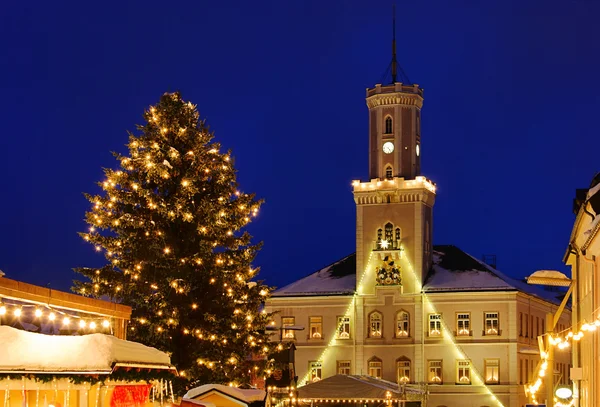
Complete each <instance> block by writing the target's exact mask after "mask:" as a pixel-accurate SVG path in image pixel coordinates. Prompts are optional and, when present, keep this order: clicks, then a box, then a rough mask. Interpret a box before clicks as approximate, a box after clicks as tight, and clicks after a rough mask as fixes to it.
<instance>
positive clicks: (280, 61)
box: [0, 0, 600, 290]
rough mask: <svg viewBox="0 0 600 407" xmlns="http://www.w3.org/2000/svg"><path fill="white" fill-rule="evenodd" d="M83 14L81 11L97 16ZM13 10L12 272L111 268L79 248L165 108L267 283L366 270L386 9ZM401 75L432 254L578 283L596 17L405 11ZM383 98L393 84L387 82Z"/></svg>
mask: <svg viewBox="0 0 600 407" xmlns="http://www.w3.org/2000/svg"><path fill="white" fill-rule="evenodd" d="M88 3H89V4H88ZM134 3H135V2H129V1H122V2H119V3H116V2H115V3H113V4H110V3H109V2H81V1H79V2H74V1H73V2H62V1H58V2H48V1H27V2H26V1H10V2H5V3H4V4H3V6H2V9H3V10H2V11H1V12H0V46H1V50H2V55H1V57H0V81H1V86H0V89H2V97H1V99H0V112H1V116H0V117H1V118H2V121H1V130H0V133H1V135H0V152H1V155H2V156H1V159H0V174H1V175H2V181H1V185H2V186H1V189H0V269H1V270H3V271H4V272H5V273H6V274H7V277H10V278H13V279H16V280H21V281H26V282H30V283H34V284H38V285H46V284H50V287H52V288H57V289H63V290H66V289H68V288H69V287H70V284H71V280H72V279H73V278H75V277H76V276H77V275H76V274H75V273H73V272H72V271H71V269H72V268H73V267H77V266H97V265H100V264H103V263H104V259H103V257H102V256H100V255H98V254H96V253H95V252H94V250H93V247H91V245H89V244H86V243H85V242H84V241H83V240H82V239H81V238H80V237H79V236H78V235H77V232H78V231H83V230H85V229H86V225H85V223H84V222H83V217H84V213H85V211H86V210H87V209H88V208H89V204H88V202H87V201H86V200H85V199H84V197H83V194H82V193H83V192H96V191H97V190H98V188H97V187H96V185H95V183H96V182H97V181H100V180H101V179H102V177H103V173H102V168H103V167H113V168H114V167H116V161H115V160H114V158H113V157H112V156H111V154H110V151H124V145H125V143H126V142H127V134H126V131H127V130H131V131H134V130H135V125H136V124H139V123H142V112H143V110H144V109H146V108H148V107H149V106H150V105H151V104H155V103H156V102H158V100H159V98H160V96H161V95H162V94H163V93H164V92H172V91H176V90H179V91H180V92H181V93H182V97H183V98H184V99H186V100H190V101H192V102H193V103H195V104H197V105H198V109H199V111H200V115H201V116H202V117H204V118H206V119H207V121H208V123H209V124H210V126H211V129H212V130H214V131H215V135H216V139H217V141H220V142H221V143H222V145H223V146H224V149H231V150H232V151H233V156H234V157H235V165H236V168H237V169H238V171H239V176H238V180H239V182H240V186H241V190H243V191H244V192H255V193H256V194H257V195H258V196H259V197H262V198H264V199H265V200H266V203H265V204H264V205H263V207H262V209H261V212H260V214H259V216H258V218H257V219H256V220H255V221H254V223H253V224H252V225H251V227H250V232H251V233H252V234H253V235H254V236H255V240H256V241H263V242H264V248H263V249H262V251H261V252H260V254H259V256H258V257H257V260H256V264H255V265H256V266H260V267H261V269H262V271H261V274H260V277H261V278H262V279H265V280H266V282H267V283H268V284H269V285H275V286H282V285H284V284H286V283H289V282H291V281H293V280H294V279H296V278H298V277H302V276H304V275H307V274H309V273H310V272H313V271H315V270H316V269H318V268H320V267H322V266H325V265H327V264H329V263H331V262H333V261H335V260H337V259H339V258H341V257H343V256H345V255H348V254H350V253H351V252H353V251H354V250H355V234H354V227H355V207H354V201H353V197H352V193H351V182H352V180H353V179H361V180H367V175H368V174H367V170H368V137H367V125H368V116H367V107H366V104H365V100H364V98H365V88H367V87H372V86H373V85H374V84H376V83H380V82H381V81H382V77H383V74H384V73H385V71H386V69H387V67H388V64H389V61H390V58H391V55H390V54H391V50H390V48H391V45H390V43H391V9H392V6H391V4H392V2H391V1H359V0H343V1H341V0H339V1H338V0H336V1H330V0H327V1H323V0H315V1H313V0H302V1H295V2H293V1H281V0H278V1H272V2H252V1H237V0H236V1H190V2H183V1H182V2H179V1H178V2H165V1H160V2H158V1H148V0H146V1H144V2H137V3H136V4H134ZM397 15H398V17H397V35H398V59H399V62H400V64H401V65H402V67H403V69H404V70H405V72H406V73H407V74H408V77H409V78H410V79H411V80H412V81H413V82H414V83H418V84H419V85H421V86H422V87H424V89H425V103H424V107H423V115H422V117H423V119H422V172H423V175H425V176H426V177H428V178H430V179H432V180H433V181H434V182H436V183H437V186H438V195H437V201H436V205H435V207H434V216H435V221H434V244H454V245H457V246H459V247H460V248H461V249H463V250H465V251H467V252H469V253H471V254H472V255H474V256H476V257H480V256H481V255H483V254H496V255H497V259H498V268H499V269H501V270H502V271H504V272H505V273H507V274H509V275H512V276H517V277H521V276H525V275H528V274H530V273H531V272H533V271H535V270H536V269H542V268H551V269H559V270H566V267H565V266H564V265H563V264H562V257H563V254H564V252H565V250H566V247H567V244H568V241H569V234H570V231H571V227H572V224H573V221H574V215H573V214H572V212H571V205H572V198H573V197H574V192H575V189H576V188H585V187H587V186H588V185H589V182H590V180H591V178H592V177H593V175H594V174H595V173H596V172H597V171H599V170H600V165H599V160H598V151H600V150H599V148H600V147H599V144H598V141H599V140H600V136H599V133H598V129H599V123H598V122H599V120H598V112H599V111H600V96H599V94H600V79H599V78H600V75H599V73H600V41H598V39H599V38H600V25H599V24H598V21H599V19H600V2H598V1H595V0H539V1H527V0H525V1H523V0H508V1H452V2H448V1H445V0H444V1H399V2H398V10H397ZM388 80H389V79H388Z"/></svg>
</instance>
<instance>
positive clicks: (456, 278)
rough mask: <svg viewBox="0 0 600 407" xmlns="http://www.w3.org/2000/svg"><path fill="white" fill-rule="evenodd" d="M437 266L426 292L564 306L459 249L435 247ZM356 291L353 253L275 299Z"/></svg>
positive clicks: (555, 296)
mask: <svg viewBox="0 0 600 407" xmlns="http://www.w3.org/2000/svg"><path fill="white" fill-rule="evenodd" d="M599 219H600V217H599ZM433 263H434V264H433V267H432V268H431V270H429V273H428V274H427V277H426V279H425V285H424V286H423V290H424V291H425V292H446V291H521V292H524V293H527V294H531V295H535V296H537V297H539V298H542V299H544V300H546V301H551V302H553V303H557V304H559V303H560V299H559V298H560V296H561V295H562V293H561V292H551V291H546V290H544V289H542V288H540V287H535V286H532V285H528V284H527V283H526V282H524V281H519V280H516V279H514V278H511V277H508V276H507V275H505V274H503V273H502V272H500V271H498V270H496V269H495V268H493V267H491V266H489V265H487V264H485V263H484V262H482V261H480V260H478V259H476V258H474V257H473V256H471V255H470V254H468V253H465V252H464V251H462V250H460V249H459V248H458V247H456V246H452V245H440V246H434V247H433ZM355 290H356V255H355V254H354V253H353V254H351V255H350V256H346V257H344V258H343V259H341V260H339V261H337V262H335V263H333V264H331V265H329V266H327V267H325V268H323V269H321V270H319V271H317V272H314V273H312V274H310V275H308V276H306V277H304V278H301V279H300V280H297V281H295V282H293V283H291V284H288V285H286V286H285V287H283V288H280V289H278V290H276V291H275V292H274V293H273V297H293V296H322V295H340V294H353V293H354V292H355Z"/></svg>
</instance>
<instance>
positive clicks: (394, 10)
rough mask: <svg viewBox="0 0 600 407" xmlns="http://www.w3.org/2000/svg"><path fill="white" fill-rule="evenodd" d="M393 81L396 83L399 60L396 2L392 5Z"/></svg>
mask: <svg viewBox="0 0 600 407" xmlns="http://www.w3.org/2000/svg"><path fill="white" fill-rule="evenodd" d="M392 14H393V18H392V83H396V79H397V76H398V75H397V69H398V60H397V59H396V3H394V4H393V5H392Z"/></svg>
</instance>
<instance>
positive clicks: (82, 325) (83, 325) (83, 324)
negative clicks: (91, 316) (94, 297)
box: [79, 319, 86, 329]
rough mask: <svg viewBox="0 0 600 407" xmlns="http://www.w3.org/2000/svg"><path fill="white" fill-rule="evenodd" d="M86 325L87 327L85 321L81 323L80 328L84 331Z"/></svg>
mask: <svg viewBox="0 0 600 407" xmlns="http://www.w3.org/2000/svg"><path fill="white" fill-rule="evenodd" d="M85 325H86V323H85V321H84V320H83V319H82V320H81V321H79V327H80V328H82V329H83V328H85Z"/></svg>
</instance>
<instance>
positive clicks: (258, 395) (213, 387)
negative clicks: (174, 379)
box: [183, 384, 267, 404]
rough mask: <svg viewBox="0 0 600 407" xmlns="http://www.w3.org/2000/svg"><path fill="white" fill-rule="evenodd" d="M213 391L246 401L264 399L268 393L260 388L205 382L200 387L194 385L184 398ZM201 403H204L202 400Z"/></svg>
mask: <svg viewBox="0 0 600 407" xmlns="http://www.w3.org/2000/svg"><path fill="white" fill-rule="evenodd" d="M211 391H217V392H219V393H223V394H226V395H228V396H231V397H233V398H235V399H238V400H240V401H243V402H245V403H248V404H250V403H253V402H255V401H264V399H265V397H266V396H267V393H266V392H265V391H264V390H260V389H238V388H237V387H231V386H225V385H222V384H203V385H202V386H199V387H194V388H193V389H191V390H189V391H188V392H187V393H185V395H184V396H183V399H184V400H185V399H194V398H196V397H200V396H202V395H204V394H206V393H209V392H211ZM201 403H204V402H203V401H201Z"/></svg>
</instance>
